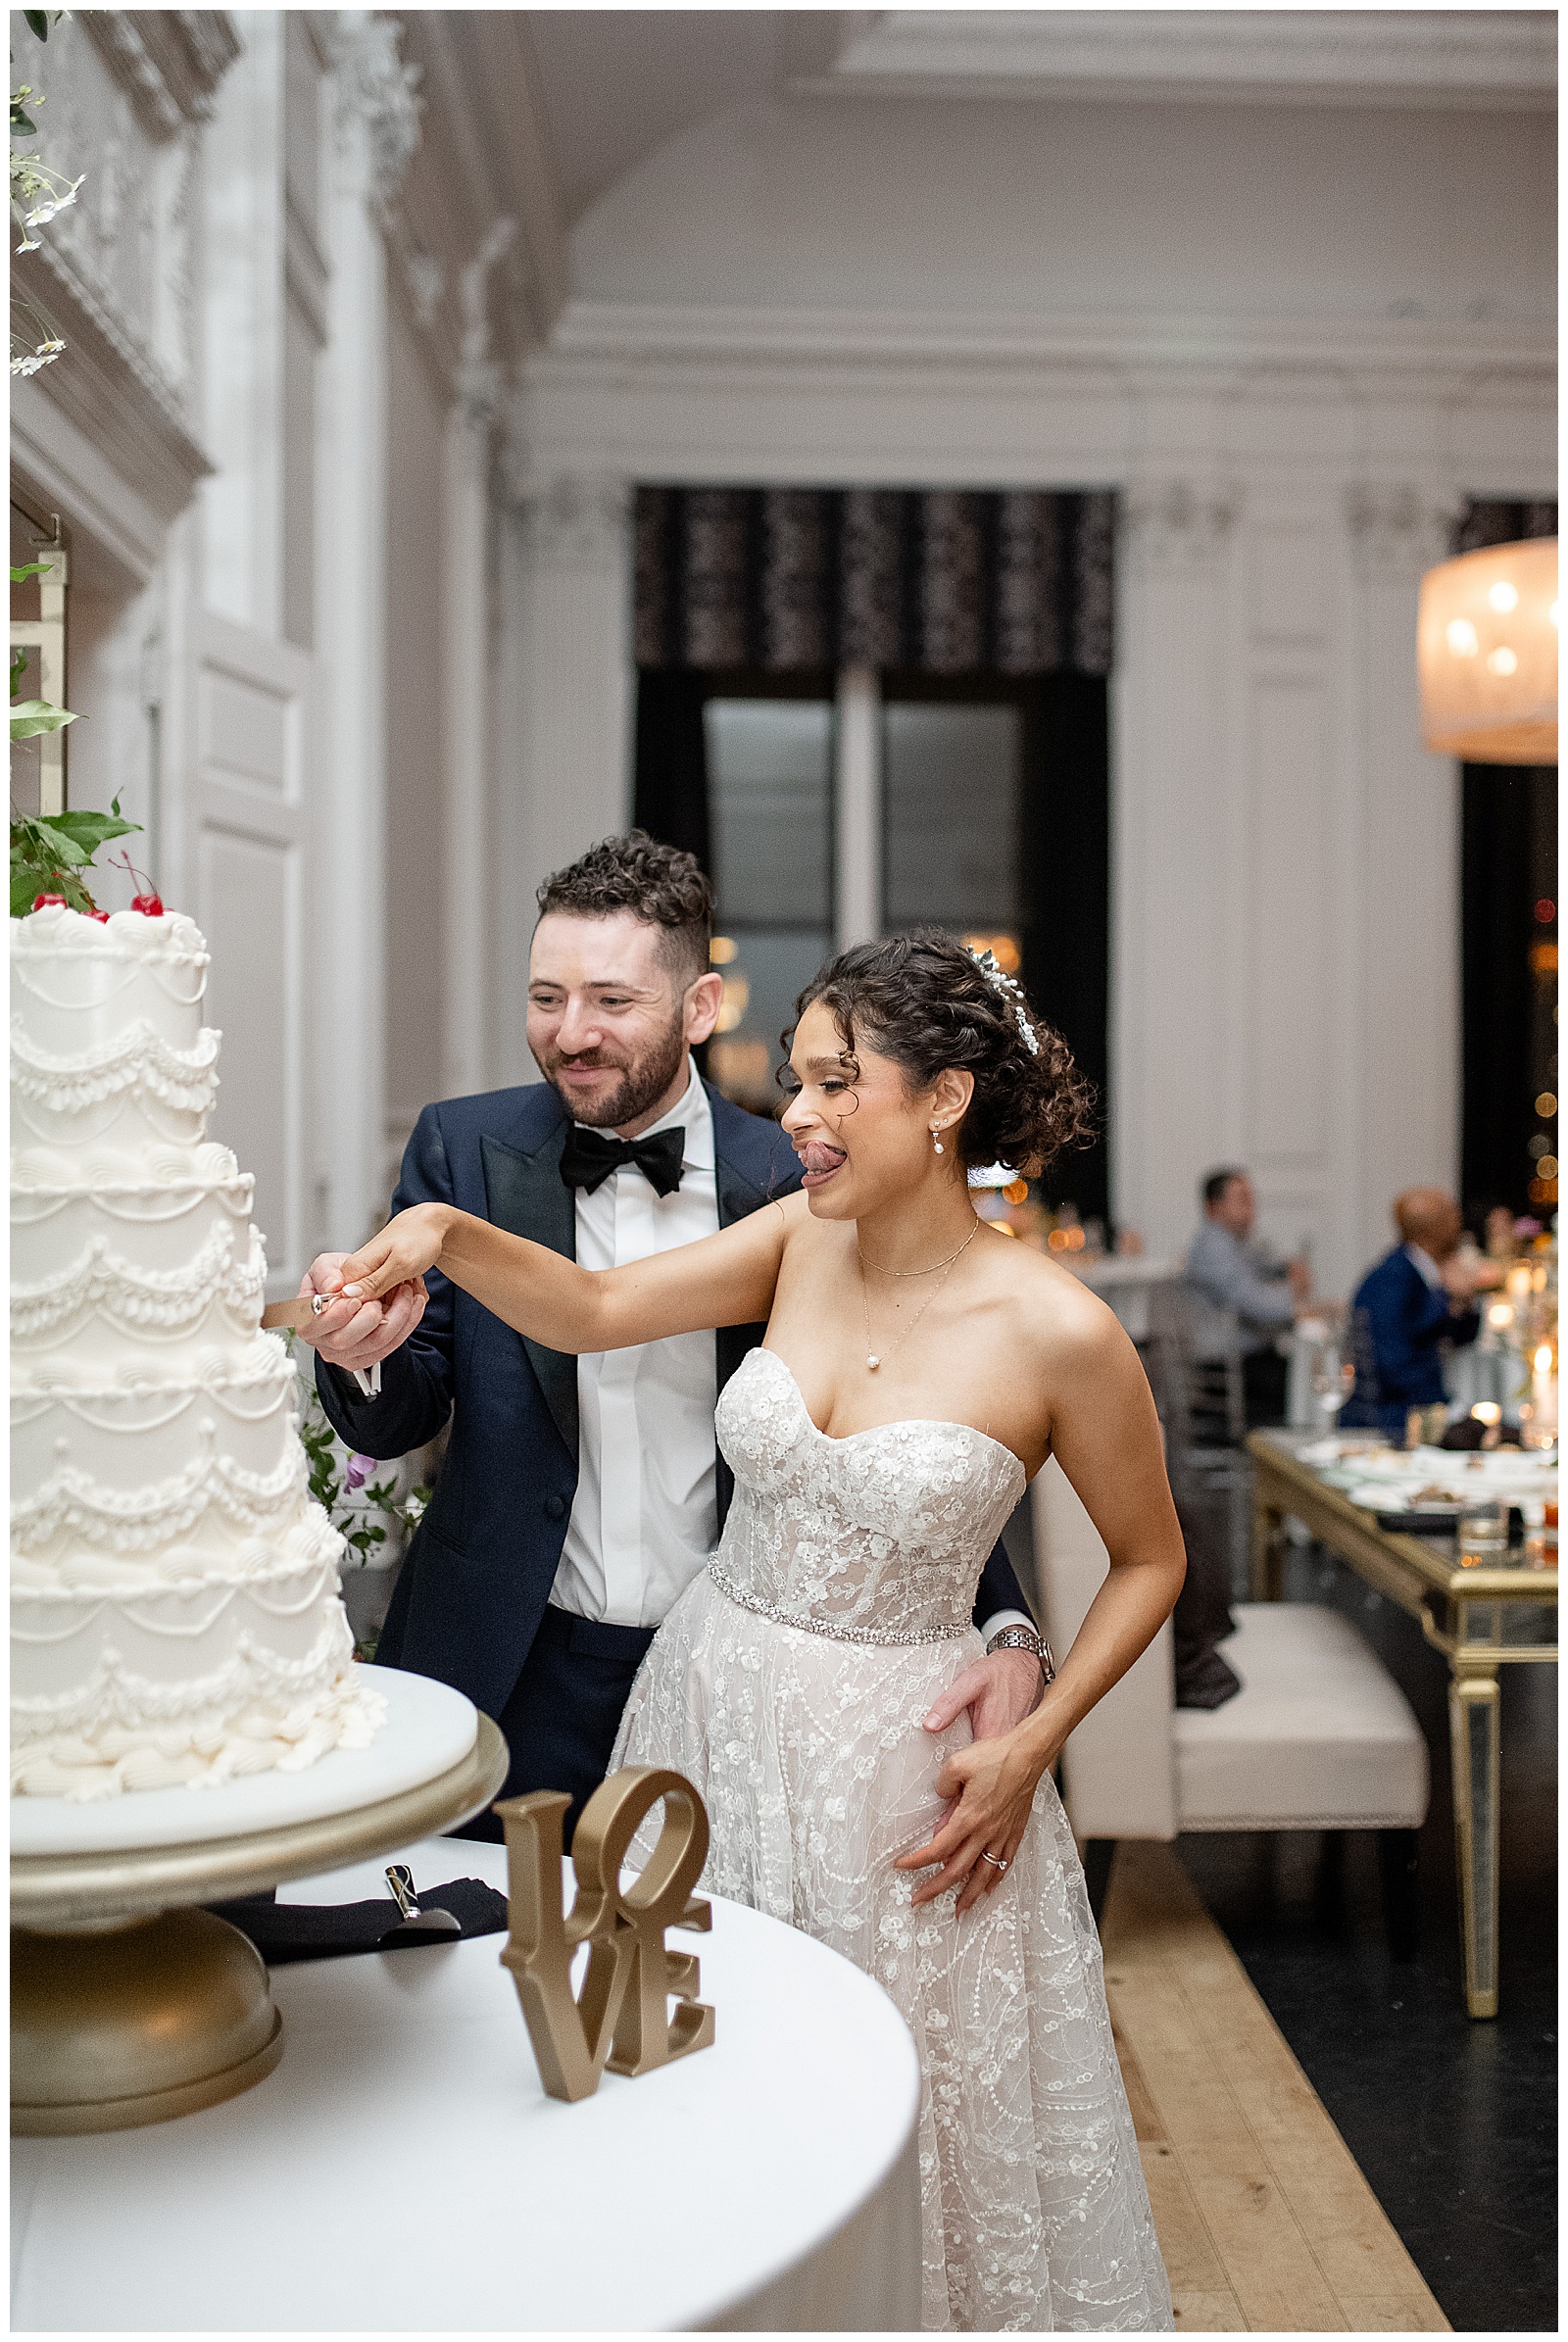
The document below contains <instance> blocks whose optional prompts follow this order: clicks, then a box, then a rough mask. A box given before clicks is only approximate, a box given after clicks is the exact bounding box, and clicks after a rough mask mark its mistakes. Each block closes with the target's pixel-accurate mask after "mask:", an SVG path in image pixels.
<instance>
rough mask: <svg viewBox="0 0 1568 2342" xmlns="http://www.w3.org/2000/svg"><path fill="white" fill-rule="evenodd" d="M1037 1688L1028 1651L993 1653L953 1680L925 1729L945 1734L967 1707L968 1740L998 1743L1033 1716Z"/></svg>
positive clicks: (1037, 1667) (1036, 1673) (1037, 1666)
mask: <svg viewBox="0 0 1568 2342" xmlns="http://www.w3.org/2000/svg"><path fill="white" fill-rule="evenodd" d="M1041 1688H1042V1686H1041V1681H1040V1662H1039V1660H1038V1659H1037V1658H1035V1656H1034V1655H1033V1653H1032V1652H1030V1651H993V1652H992V1653H991V1654H990V1656H989V1657H987V1658H983V1659H974V1660H971V1662H970V1664H969V1665H968V1666H967V1667H966V1668H965V1669H964V1670H963V1672H962V1674H961V1675H956V1676H955V1677H954V1679H953V1681H952V1683H950V1684H949V1685H948V1687H947V1689H946V1691H944V1692H943V1694H942V1697H941V1698H940V1699H939V1700H938V1701H937V1703H936V1705H935V1706H934V1707H933V1708H932V1710H931V1712H930V1714H929V1715H928V1716H927V1717H926V1719H925V1729H926V1731H927V1732H946V1731H947V1729H948V1727H949V1725H950V1724H952V1723H953V1721H954V1719H955V1717H957V1716H961V1715H962V1713H963V1711H964V1709H965V1708H967V1709H968V1711H969V1732H970V1735H971V1737H972V1738H973V1739H976V1740H1000V1739H1001V1737H1002V1735H1003V1733H1004V1732H1011V1731H1012V1729H1013V1727H1014V1725H1018V1724H1022V1722H1023V1720H1024V1718H1025V1717H1026V1716H1029V1715H1032V1714H1033V1713H1034V1710H1035V1707H1036V1705H1037V1703H1038V1701H1039V1698H1040V1693H1041Z"/></svg>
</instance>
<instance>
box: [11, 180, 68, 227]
mask: <svg viewBox="0 0 1568 2342" xmlns="http://www.w3.org/2000/svg"><path fill="white" fill-rule="evenodd" d="M80 185H81V181H80V179H73V180H72V182H71V184H70V186H69V187H67V188H66V189H65V191H64V193H63V194H60V195H51V196H50V197H49V199H48V201H47V202H45V203H41V204H39V206H38V208H37V210H36V211H33V212H27V213H25V214H24V216H23V222H22V224H23V226H24V227H47V226H48V224H49V222H50V220H53V219H55V218H56V217H57V215H58V214H59V213H61V212H63V211H64V210H65V208H66V206H67V204H72V203H74V202H75V200H76V189H77V188H78V187H79V186H80Z"/></svg>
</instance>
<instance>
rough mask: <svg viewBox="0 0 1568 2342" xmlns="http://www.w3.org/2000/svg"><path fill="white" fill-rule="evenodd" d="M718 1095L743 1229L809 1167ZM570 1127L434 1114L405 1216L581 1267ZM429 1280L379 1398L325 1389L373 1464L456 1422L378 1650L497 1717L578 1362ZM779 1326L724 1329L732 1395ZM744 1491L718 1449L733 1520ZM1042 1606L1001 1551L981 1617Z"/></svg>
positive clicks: (551, 1532)
mask: <svg viewBox="0 0 1568 2342" xmlns="http://www.w3.org/2000/svg"><path fill="white" fill-rule="evenodd" d="M708 1097H709V1102H710V1104H711V1107H712V1111H713V1151H714V1161H715V1174H716V1176H715V1185H716V1188H717V1193H718V1218H719V1225H720V1227H728V1226H729V1225H730V1223H731V1222H732V1221H735V1220H740V1219H744V1218H745V1217H746V1215H747V1214H748V1213H749V1212H754V1211H756V1210H758V1209H759V1208H760V1205H762V1204H764V1203H766V1202H767V1201H768V1200H769V1198H770V1197H772V1196H775V1195H788V1194H791V1193H792V1192H793V1191H794V1190H795V1189H796V1188H798V1187H799V1185H800V1167H799V1164H798V1162H797V1160H796V1156H795V1151H794V1149H793V1147H791V1146H790V1145H789V1143H788V1141H787V1140H786V1139H785V1137H784V1135H783V1133H782V1132H781V1131H780V1130H779V1128H778V1126H777V1124H776V1123H772V1122H766V1121H764V1120H763V1119H762V1117H761V1116H760V1115H758V1114H748V1113H745V1112H743V1111H742V1109H741V1108H740V1107H739V1106H735V1105H731V1104H730V1102H729V1100H728V1099H727V1098H721V1097H720V1096H719V1094H718V1092H717V1091H716V1090H713V1089H711V1088H710V1089H709V1092H708ZM567 1128H568V1125H567V1120H566V1116H565V1113H564V1109H563V1107H562V1104H561V1101H560V1099H559V1098H557V1096H556V1094H555V1092H554V1090H552V1089H551V1088H550V1087H549V1085H548V1084H547V1083H543V1082H541V1083H538V1084H535V1085H534V1086H532V1087H530V1088H527V1089H520V1090H494V1091H491V1092H489V1093H487V1094H486V1095H484V1096H481V1097H478V1098H448V1099H447V1100H446V1101H445V1102H444V1103H442V1104H438V1105H430V1106H426V1107H425V1109H424V1112H423V1113H422V1114H421V1115H420V1116H419V1119H418V1122H417V1125H416V1127H415V1132H414V1136H413V1138H412V1139H411V1140H410V1141H409V1144H408V1147H407V1149H406V1150H405V1153H404V1157H403V1170H402V1174H401V1177H400V1178H399V1181H398V1187H397V1193H396V1194H395V1195H394V1196H393V1198H392V1207H393V1209H394V1211H402V1210H404V1209H406V1208H407V1206H408V1205H410V1204H413V1203H431V1202H440V1203H455V1204H456V1205H457V1206H458V1208H459V1209H460V1210H461V1211H466V1212H472V1213H473V1214H474V1215H475V1216H476V1217H477V1218H479V1219H483V1220H489V1221H491V1222H492V1223H493V1225H494V1226H496V1227H497V1228H507V1229H510V1230H511V1231H512V1233H513V1234H514V1235H515V1236H526V1237H531V1238H532V1239H533V1241H534V1242H535V1243H536V1244H548V1245H549V1246H550V1247H551V1249H552V1250H553V1251H556V1252H561V1253H564V1255H565V1257H566V1258H567V1259H568V1260H569V1259H571V1258H573V1257H574V1256H575V1251H576V1212H575V1205H574V1198H573V1195H572V1191H571V1190H570V1189H569V1188H568V1187H566V1186H565V1184H564V1181H563V1179H562V1177H561V1153H562V1148H563V1147H564V1144H565V1137H566V1131H567ZM427 1282H428V1284H429V1288H430V1302H429V1306H428V1308H427V1309H426V1310H425V1313H424V1316H423V1318H422V1319H421V1320H420V1323H419V1325H418V1326H417V1329H416V1330H415V1332H414V1334H413V1335H412V1336H411V1337H410V1339H409V1340H408V1341H407V1342H405V1343H404V1344H403V1346H402V1347H401V1348H400V1349H396V1350H394V1351H393V1352H392V1354H391V1356H390V1357H388V1358H387V1359H386V1360H385V1361H384V1362H383V1364H382V1368H381V1394H380V1396H379V1397H378V1398H373V1399H367V1398H366V1397H365V1396H364V1395H363V1394H362V1392H361V1391H360V1388H359V1385H358V1384H357V1383H356V1382H355V1380H354V1377H353V1376H352V1375H351V1374H348V1373H346V1372H344V1371H343V1370H342V1369H340V1368H338V1367H334V1366H328V1365H327V1364H325V1362H324V1361H323V1360H321V1359H319V1358H318V1360H317V1362H316V1386H317V1389H318V1391H319V1392H320V1396H321V1403H322V1405H323V1406H324V1407H325V1409H326V1412H327V1414H328V1416H329V1417H330V1419H331V1421H332V1424H333V1426H334V1427H335V1429H336V1430H337V1432H338V1433H339V1434H340V1436H341V1437H342V1438H343V1439H346V1440H347V1441H348V1443H349V1445H350V1446H351V1447H353V1448H355V1449H357V1450H358V1451H359V1452H360V1453H362V1454H364V1455H373V1456H377V1457H381V1458H387V1457H391V1456H400V1455H406V1454H407V1453H408V1452H409V1450H410V1449H411V1448H415V1447H421V1446H423V1444H424V1442H425V1441H426V1440H427V1439H434V1437H435V1435H436V1433H437V1432H439V1431H440V1430H441V1428H442V1426H443V1425H444V1424H445V1423H446V1422H447V1421H448V1419H449V1418H450V1420H451V1424H452V1437H451V1439H450V1441H449V1443H448V1446H447V1451H446V1456H445V1459H444V1460H443V1462H442V1466H441V1471H440V1475H439V1478H438V1480H437V1483H436V1488H435V1493H434V1495H433V1496H432V1498H431V1500H430V1508H429V1511H428V1512H427V1513H426V1515H425V1517H424V1520H423V1522H422V1523H421V1524H420V1527H419V1530H418V1532H417V1536H416V1537H415V1538H414V1541H413V1544H412V1546H411V1548H410V1551H409V1556H408V1559H407V1561H406V1562H405V1563H404V1566H403V1571H402V1574H401V1576H400V1577H399V1579H398V1584H397V1589H396V1591H395V1592H394V1594H393V1597H392V1605H391V1608H390V1609H389V1611H388V1612H387V1618H386V1624H385V1626H384V1627H383V1629H382V1632H381V1639H380V1642H379V1645H378V1646H377V1651H376V1656H377V1658H378V1659H381V1660H384V1661H385V1663H386V1664H387V1665H388V1666H389V1667H404V1668H408V1669H410V1670H411V1671H412V1672H413V1673H414V1674H416V1675H426V1676H434V1677H437V1678H438V1679H439V1680H440V1681H441V1682H442V1683H452V1684H455V1685H456V1686H457V1688H458V1689H459V1690H460V1691H464V1692H466V1694H467V1696H468V1698H469V1699H471V1700H472V1701H473V1702H474V1704H475V1706H476V1707H478V1708H481V1709H483V1711H484V1712H485V1714H486V1715H489V1716H498V1715H499V1714H500V1713H501V1710H502V1709H503V1708H504V1707H505V1706H506V1703H507V1699H508V1696H509V1694H510V1693H511V1691H512V1689H513V1687H514V1685H515V1683H516V1681H517V1678H518V1676H519V1675H520V1673H521V1672H522V1665H523V1661H524V1660H525V1659H526V1658H527V1656H528V1652H529V1649H530V1648H531V1646H532V1643H533V1638H534V1635H536V1633H537V1632H538V1628H539V1622H540V1619H541V1618H542V1617H543V1615H544V1610H545V1604H546V1602H547V1601H548V1600H549V1596H550V1589H551V1586H553V1585H554V1583H555V1578H556V1571H557V1568H558V1566H559V1564H560V1561H561V1548H562V1546H563V1545H564V1542H565V1537H566V1524H567V1521H568V1519H569V1518H570V1514H571V1507H572V1499H573V1497H574V1496H575V1494H576V1488H577V1361H576V1359H575V1358H574V1357H568V1356H567V1355H565V1353H564V1352H563V1351H560V1350H548V1349H545V1348H544V1347H543V1346H542V1345H541V1344H540V1343H538V1342H530V1341H528V1340H527V1339H526V1338H525V1337H524V1336H523V1335H521V1334H516V1333H514V1331H513V1330H512V1328H511V1327H510V1326H507V1325H504V1324H503V1323H502V1321H501V1319H500V1318H498V1317H494V1316H492V1315H491V1313H490V1311H489V1310H488V1309H485V1308H484V1307H483V1306H482V1305H481V1304H480V1303H479V1302H478V1301H476V1300H474V1299H473V1297H472V1296H471V1295H470V1294H468V1293H461V1292H460V1291H459V1290H458V1288H457V1287H456V1286H454V1285H452V1284H450V1283H449V1282H448V1280H447V1279H446V1278H445V1277H442V1276H439V1275H432V1276H431V1277H430V1278H429V1279H428V1280H427ZM764 1331H765V1329H764V1328H763V1327H762V1326H760V1325H757V1326H724V1327H721V1328H720V1329H719V1331H718V1332H717V1333H716V1334H715V1336H714V1338H713V1339H714V1342H715V1344H716V1349H717V1368H718V1387H719V1389H720V1390H722V1389H723V1387H724V1385H725V1384H726V1383H727V1382H728V1380H729V1378H730V1376H731V1375H732V1374H733V1373H734V1372H735V1369H736V1367H737V1366H739V1364H740V1362H741V1360H742V1358H744V1357H745V1355H746V1353H747V1351H748V1350H749V1349H753V1348H755V1347H756V1345H757V1344H758V1343H759V1342H760V1341H761V1339H762V1335H763V1333H764ZM732 1489H733V1482H732V1480H731V1477H730V1473H729V1470H728V1467H727V1466H726V1465H725V1462H724V1459H723V1457H722V1455H720V1456H719V1458H718V1508H719V1519H720V1521H721V1522H722V1520H723V1517H724V1514H725V1512H726V1511H727V1509H728V1506H729V1500H730V1495H731V1492H732ZM1028 1608H1029V1605H1028V1603H1027V1602H1026V1601H1025V1600H1024V1598H1023V1594H1022V1592H1021V1590H1020V1588H1019V1586H1018V1582H1017V1580H1016V1578H1015V1577H1014V1576H1013V1573H1012V1570H1011V1568H1010V1567H1009V1565H1008V1562H1007V1557H1006V1555H1005V1552H1004V1551H1003V1549H1002V1547H1001V1546H1000V1545H999V1546H998V1547H997V1548H996V1551H995V1552H994V1553H993V1554H992V1556H991V1559H990V1561H989V1562H988V1563H987V1564H986V1569H985V1574H984V1576H983V1577H982V1579H981V1582H980V1599H979V1601H978V1603H977V1604H976V1607H975V1623H976V1624H977V1625H980V1624H983V1622H984V1621H985V1619H987V1618H990V1617H994V1616H995V1614H996V1613H997V1612H998V1611H999V1610H1021V1611H1023V1612H1024V1613H1025V1614H1027V1612H1028Z"/></svg>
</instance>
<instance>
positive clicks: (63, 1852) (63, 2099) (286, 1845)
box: [11, 1668, 508, 2136]
mask: <svg viewBox="0 0 1568 2342" xmlns="http://www.w3.org/2000/svg"><path fill="white" fill-rule="evenodd" d="M374 1682H375V1686H376V1689H377V1690H379V1691H381V1692H383V1693H384V1695H385V1697H386V1701H387V1718H386V1722H385V1723H384V1724H383V1725H382V1727H381V1728H380V1730H379V1732H377V1733H376V1735H375V1738H374V1740H373V1741H372V1742H371V1744H370V1746H369V1747H368V1748H366V1749H334V1750H333V1751H332V1752H331V1753H330V1754H329V1755H327V1756H324V1757H322V1758H320V1759H319V1762H318V1763H317V1764H315V1765H313V1766H311V1767H309V1768H308V1769H307V1770H306V1771H305V1772H303V1773H297V1774H279V1773H267V1774H260V1775H257V1776H255V1777H253V1778H252V1779H251V1780H249V1781H235V1782H232V1783H230V1784H229V1785H228V1786H227V1787H226V1788H222V1789H151V1790H142V1791H139V1792H136V1793H134V1794H131V1795H127V1796H123V1797H117V1798H113V1799H106V1800H104V1801H103V1802H102V1803H98V1804H88V1805H71V1804H68V1803H67V1801H66V1800H65V1799H64V1798H59V1797H16V1798H13V1799H12V1801H11V1821H12V1857H11V1918H12V1943H11V1996H12V1997H11V2127H12V2130H13V2131H14V2132H19V2133H22V2134H24V2135H27V2136H38V2135H41V2134H60V2133H64V2132H82V2131H92V2130H127V2129H131V2128H133V2127H134V2126H136V2125H137V2124H139V2123H143V2122H166V2121H168V2120H169V2119H170V2118H171V2117H172V2116H174V2115H185V2114H193V2113H195V2112H196V2110H197V2109H198V2108H200V2107H204V2106H216V2105H217V2104H218V2103H219V2101H220V2100H221V2099H224V2098H233V2097H237V2096H238V2094H239V2093H240V2091H242V2090H248V2089H249V2088H250V2087H251V2086H252V2084H253V2083H255V2082H258V2081H260V2080H262V2078H263V2077H264V2075H266V2074H270V2072H271V2071H272V2068H273V2067H274V2066H275V2065H276V2064H277V2061H278V2059H279V2058H280V2057H281V2056H282V2054H283V2022H282V2019H281V2017H280V2016H279V2015H278V2012H277V2010H276V2008H275V2007H274V2006H273V2002H272V1995H271V1988H270V1983H269V1981H268V1975H267V1968H266V1965H265V1963H264V1962H263V1960H262V1958H261V1955H260V1954H259V1953H258V1952H257V1950H256V1948H255V1946H254V1945H253V1944H252V1943H251V1942H250V1941H249V1940H248V1938H247V1937H245V1936H244V1935H242V1934H241V1933H240V1931H239V1929H238V1928H237V1927H230V1926H229V1925H228V1924H227V1922H226V1921H224V1920H221V1919H217V1918H215V1917H214V1916H213V1914H212V1913H211V1912H209V1911H201V1910H198V1909H196V1908H195V1906H196V1905H198V1904H201V1903H204V1902H216V1901H226V1900H227V1899H229V1898H230V1897H232V1896H235V1895H244V1894H254V1893H256V1892H258V1891H260V1890H261V1889H263V1888H266V1887H269V1886H277V1885H280V1884H281V1883H282V1882H283V1881H284V1880H286V1879H289V1878H308V1877H310V1876H311V1875H312V1874H313V1873H316V1872H319V1871H328V1870H335V1869H339V1868H341V1867H342V1866H343V1865H344V1864H346V1863H350V1862H354V1861H363V1860H365V1859H366V1858H367V1857H368V1856H370V1855H372V1854H378V1853H383V1852H391V1851H393V1850H394V1849H396V1848H398V1847H401V1846H407V1845H409V1844H410V1843H411V1842H413V1841H414V1840H416V1839H417V1838H419V1837H422V1836H427V1835H430V1834H431V1833H433V1832H436V1831H439V1830H450V1829H453V1828H455V1827H456V1826H457V1825H458V1824H459V1823H461V1822H466V1821H467V1820H468V1819H469V1818H470V1817H471V1816H472V1815H474V1814H476V1813H479V1812H481V1811H482V1809H483V1808H484V1807H485V1806H486V1805H488V1804H489V1802H490V1800H491V1799H492V1798H493V1797H495V1796H496V1795H497V1794H498V1792H499V1791H500V1789H501V1787H502V1785H503V1783H504V1782H505V1781H506V1777H507V1767H508V1754H507V1744H506V1742H505V1740H504V1739H503V1738H502V1736H501V1734H500V1732H498V1731H497V1730H496V1727H495V1726H494V1725H493V1724H492V1723H491V1721H490V1719H489V1718H488V1717H487V1716H481V1715H480V1714H479V1713H478V1711H477V1710H476V1709H475V1708H474V1707H473V1706H472V1705H471V1703H470V1702H469V1701H467V1700H466V1699H465V1698H464V1697H463V1695H462V1693H461V1692H458V1691H454V1690H452V1689H451V1687H450V1686H449V1685H448V1684H445V1683H433V1682H431V1681H430V1680H429V1679H428V1678H427V1677H424V1676H412V1675H404V1674H401V1673H399V1672H398V1671H397V1670H396V1669H393V1668H377V1669H376V1671H375V1677H374Z"/></svg>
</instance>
